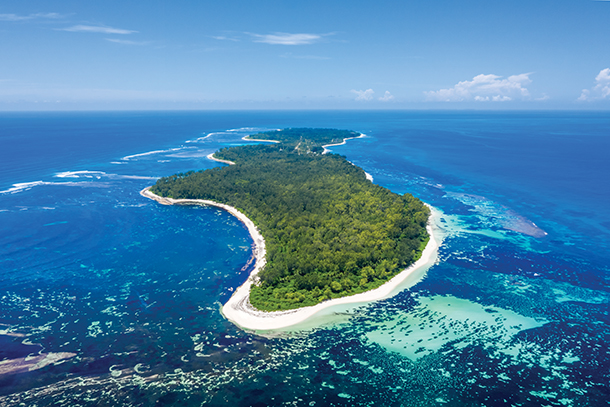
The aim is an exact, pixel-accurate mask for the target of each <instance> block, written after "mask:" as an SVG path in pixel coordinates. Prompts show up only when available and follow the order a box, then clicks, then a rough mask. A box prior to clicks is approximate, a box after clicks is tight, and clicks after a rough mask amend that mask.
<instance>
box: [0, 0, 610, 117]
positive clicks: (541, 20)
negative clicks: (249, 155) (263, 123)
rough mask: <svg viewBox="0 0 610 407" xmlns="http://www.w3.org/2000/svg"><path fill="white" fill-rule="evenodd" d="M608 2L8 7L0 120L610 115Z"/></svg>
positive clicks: (1, 39) (0, 18)
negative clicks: (404, 112)
mask: <svg viewBox="0 0 610 407" xmlns="http://www.w3.org/2000/svg"><path fill="white" fill-rule="evenodd" d="M609 39H610V1H592V0H570V1H568V0H542V1H538V0H530V1H510V2H501V1H493V0H491V1H490V0H485V1H461V2H457V1H444V0H437V1H433V2H430V1H405V0H403V1H384V0H378V1H375V2H373V1H359V0H350V1H332V0H326V1H317V0H307V1H288V0H283V1H267V0H257V1H251V0H249V1H232V0H226V1H224V2H218V1H203V0H202V1H183V0H182V1H181V0H177V1H174V2H168V1H155V0H150V1H130V0H122V1H114V0H105V1H82V0H81V1H48V0H47V1H30V0H27V1H23V0H22V1H14V0H5V1H3V2H2V4H1V5H0V55H1V56H2V57H1V58H0V110H41V109H42V110H47V109H48V110H57V109H60V110H61V109H65V110H73V109H232V108H248V109H249V108H252V109H265V108H296V109H300V108H342V109H359V108H365V109H396V108H406V109H420V108H421V109H555V108H557V109H609V108H610V40H609Z"/></svg>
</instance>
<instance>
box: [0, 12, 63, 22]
mask: <svg viewBox="0 0 610 407" xmlns="http://www.w3.org/2000/svg"><path fill="white" fill-rule="evenodd" d="M62 17H63V16H62V15H61V14H59V13H35V14H28V15H27V16H19V15H17V14H0V21H27V20H35V19H38V18H51V19H56V18H62Z"/></svg>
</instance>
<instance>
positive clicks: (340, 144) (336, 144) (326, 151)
mask: <svg viewBox="0 0 610 407" xmlns="http://www.w3.org/2000/svg"><path fill="white" fill-rule="evenodd" d="M363 137H366V134H364V133H360V135H359V136H356V137H347V138H344V139H343V141H342V142H340V143H335V144H325V145H323V146H322V148H323V149H324V151H322V154H326V153H328V152H330V150H329V149H328V148H326V147H334V146H342V145H344V144H347V140H354V139H357V138H363Z"/></svg>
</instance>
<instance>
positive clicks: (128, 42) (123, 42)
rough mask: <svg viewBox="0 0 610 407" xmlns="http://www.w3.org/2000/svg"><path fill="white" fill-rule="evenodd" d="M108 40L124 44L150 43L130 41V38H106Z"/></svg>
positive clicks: (147, 42) (146, 42) (146, 43)
mask: <svg viewBox="0 0 610 407" xmlns="http://www.w3.org/2000/svg"><path fill="white" fill-rule="evenodd" d="M104 39H105V40H106V41H110V42H115V43H117V44H123V45H148V44H150V42H149V41H129V40H119V39H117V38H104Z"/></svg>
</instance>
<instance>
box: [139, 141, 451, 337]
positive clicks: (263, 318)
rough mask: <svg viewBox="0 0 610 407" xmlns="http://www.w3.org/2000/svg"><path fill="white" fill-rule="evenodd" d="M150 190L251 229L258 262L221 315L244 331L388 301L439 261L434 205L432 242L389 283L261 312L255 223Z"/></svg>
mask: <svg viewBox="0 0 610 407" xmlns="http://www.w3.org/2000/svg"><path fill="white" fill-rule="evenodd" d="M365 136H366V135H365V134H361V135H360V136H357V137H349V138H346V139H344V140H343V142H341V143H336V144H327V145H324V146H322V147H323V148H324V152H323V154H326V153H327V152H329V151H330V150H328V149H327V147H332V146H339V145H343V144H346V142H347V140H351V139H355V138H361V137H365ZM252 141H271V142H274V141H275V140H252ZM207 158H209V159H210V160H212V161H217V162H221V163H225V164H229V165H234V164H235V163H234V162H232V161H228V160H221V159H219V158H215V157H214V153H212V154H209V155H208V156H207ZM366 175H367V179H369V177H370V180H371V181H372V177H371V176H370V175H369V174H366ZM150 188H151V187H146V188H144V189H143V190H142V191H140V195H142V196H143V197H145V198H148V199H152V200H154V201H156V202H158V203H160V204H162V205H208V206H215V207H217V208H220V209H224V210H225V211H227V212H229V213H230V214H231V215H233V216H235V217H236V218H237V219H239V220H240V221H241V222H242V223H243V224H244V225H245V226H246V228H247V229H248V232H249V233H250V236H251V237H252V240H253V241H254V249H253V256H254V259H255V264H254V269H253V270H252V271H251V272H250V275H249V276H248V278H247V279H246V281H245V282H244V283H243V284H242V285H240V286H239V287H238V288H237V289H236V290H235V291H234V292H233V295H232V296H231V298H229V300H228V301H227V302H226V303H225V304H224V305H223V306H222V308H221V313H222V315H223V316H224V317H225V318H226V319H228V320H229V321H231V322H233V323H234V324H235V325H237V326H239V327H240V328H243V329H248V330H254V331H272V330H278V329H283V328H287V327H290V326H293V325H297V324H299V323H302V322H304V321H306V320H308V319H310V318H312V317H313V316H315V315H316V314H319V313H320V311H322V310H324V309H327V308H330V307H333V306H337V305H345V304H357V303H368V302H372V301H378V300H382V299H385V298H389V297H392V296H394V295H396V294H397V293H398V292H400V291H398V290H397V288H398V287H399V286H400V285H401V284H402V283H403V282H404V281H405V280H407V278H408V277H410V276H411V275H413V274H415V273H416V272H418V271H420V272H425V271H426V270H427V269H428V268H430V267H431V266H432V265H433V264H434V263H435V262H436V259H437V255H438V248H439V245H440V240H441V239H440V234H439V233H438V218H439V213H438V211H436V210H435V209H434V208H433V207H432V206H430V205H428V204H426V206H428V207H429V208H430V209H431V214H430V218H429V219H428V224H427V226H426V229H427V231H428V234H429V236H430V240H429V241H428V243H427V244H426V247H425V248H424V250H423V251H422V254H421V256H420V258H419V259H418V260H417V261H416V262H414V263H413V264H411V265H410V266H409V267H408V268H406V269H404V270H402V271H401V272H400V273H398V274H397V275H395V276H394V277H392V278H391V279H390V280H389V281H387V282H386V283H384V284H383V285H381V286H380V287H377V288H375V289H372V290H369V291H365V292H363V293H359V294H354V295H350V296H347V297H341V298H334V299H331V300H327V301H324V302H322V303H320V304H316V305H313V306H308V307H303V308H297V309H292V310H286V311H260V310H258V309H256V308H254V307H253V306H252V305H251V304H250V288H251V287H252V284H255V283H257V282H258V273H259V272H260V270H262V268H263V267H264V266H265V264H266V262H267V261H266V258H265V256H266V254H267V251H266V248H265V240H264V239H263V236H262V235H261V234H260V232H259V230H258V228H257V227H256V225H254V222H252V220H250V218H248V217H247V216H246V215H244V214H243V213H241V212H240V211H239V210H237V209H236V208H234V207H232V206H230V205H226V204H221V203H218V202H215V201H209V200H205V199H173V198H165V197H161V196H159V195H156V194H154V193H152V192H151V191H150Z"/></svg>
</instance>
